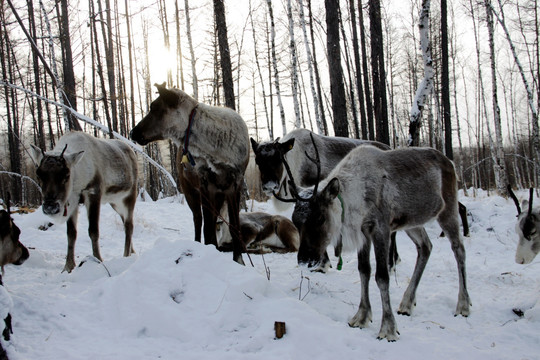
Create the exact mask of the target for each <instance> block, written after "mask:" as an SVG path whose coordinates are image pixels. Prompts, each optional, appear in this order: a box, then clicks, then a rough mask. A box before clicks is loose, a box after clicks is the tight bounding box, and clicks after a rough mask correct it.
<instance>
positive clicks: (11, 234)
mask: <svg viewBox="0 0 540 360" xmlns="http://www.w3.org/2000/svg"><path fill="white" fill-rule="evenodd" d="M9 203H10V199H9V193H8V195H7V200H6V202H5V205H6V210H0V267H1V269H2V271H1V273H0V319H2V320H4V327H3V329H2V336H3V338H4V340H5V341H9V339H10V335H11V334H13V330H12V328H11V314H10V310H11V307H12V306H13V302H12V301H11V297H10V296H9V294H8V293H7V291H6V290H5V289H4V283H3V282H2V275H3V274H4V266H5V265H7V264H13V265H22V264H23V263H24V262H25V261H26V259H28V257H29V256H30V253H29V252H28V249H27V248H26V247H25V246H24V245H23V244H21V242H20V241H19V236H20V234H21V230H20V229H19V228H18V227H17V225H15V223H14V222H13V219H12V218H11V210H10V204H9ZM3 358H4V359H7V355H6V352H5V350H4V349H3V348H2V344H1V342H0V359H3Z"/></svg>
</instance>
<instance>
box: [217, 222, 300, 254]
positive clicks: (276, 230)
mask: <svg viewBox="0 0 540 360" xmlns="http://www.w3.org/2000/svg"><path fill="white" fill-rule="evenodd" d="M224 218H225V216H224ZM217 224H218V226H217V239H218V244H219V247H220V249H222V250H227V249H228V246H229V244H230V242H231V235H230V232H229V227H228V225H227V224H226V223H225V222H224V221H223V220H221V219H220V220H218V223H217ZM240 231H241V232H242V242H243V244H244V247H245V248H246V251H247V252H249V253H255V254H265V253H269V252H277V253H287V252H295V251H298V247H299V246H300V235H299V234H298V230H297V229H296V226H294V224H293V222H292V221H291V220H289V219H287V218H286V217H284V216H281V215H271V214H268V213H265V212H241V213H240Z"/></svg>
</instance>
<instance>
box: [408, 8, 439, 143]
mask: <svg viewBox="0 0 540 360" xmlns="http://www.w3.org/2000/svg"><path fill="white" fill-rule="evenodd" d="M430 5H431V4H430V0H422V8H421V9H420V21H419V24H418V27H419V30H420V47H421V49H422V58H423V60H424V78H423V79H422V82H420V84H419V85H418V89H417V90H416V95H415V97H414V100H413V105H412V107H411V113H410V115H409V120H410V127H411V128H414V129H416V134H418V133H419V127H420V120H421V118H422V110H423V109H424V107H425V105H426V103H427V99H428V97H429V96H430V95H431V92H432V90H433V76H434V75H435V70H434V68H433V58H432V57H431V43H430V40H429V10H430ZM408 144H409V146H411V145H415V146H417V145H418V138H417V137H416V138H415V136H414V135H413V134H410V136H409V141H408Z"/></svg>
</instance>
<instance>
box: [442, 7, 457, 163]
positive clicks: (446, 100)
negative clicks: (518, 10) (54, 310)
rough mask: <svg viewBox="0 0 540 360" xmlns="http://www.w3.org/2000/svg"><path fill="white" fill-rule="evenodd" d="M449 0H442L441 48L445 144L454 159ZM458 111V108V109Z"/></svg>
mask: <svg viewBox="0 0 540 360" xmlns="http://www.w3.org/2000/svg"><path fill="white" fill-rule="evenodd" d="M446 1H447V0H441V50H442V73H441V83H442V86H441V92H442V93H441V96H442V106H443V120H444V145H445V154H446V156H447V157H448V158H449V159H450V160H453V159H454V153H453V150H452V117H451V113H450V75H449V65H448V9H447V3H446ZM456 111H457V109H456Z"/></svg>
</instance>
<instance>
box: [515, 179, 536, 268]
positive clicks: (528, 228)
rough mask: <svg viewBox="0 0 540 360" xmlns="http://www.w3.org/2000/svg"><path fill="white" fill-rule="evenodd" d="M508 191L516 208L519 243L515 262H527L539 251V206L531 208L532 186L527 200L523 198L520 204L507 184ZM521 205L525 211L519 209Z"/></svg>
mask: <svg viewBox="0 0 540 360" xmlns="http://www.w3.org/2000/svg"><path fill="white" fill-rule="evenodd" d="M508 193H509V194H510V197H511V198H512V199H513V200H514V203H515V204H516V208H517V210H518V215H517V216H518V221H517V224H516V233H517V234H518V236H519V243H518V247H517V250H516V262H517V263H518V264H529V263H531V262H532V261H533V260H534V258H535V257H536V255H537V254H538V252H540V233H539V231H540V207H537V208H534V209H533V194H534V189H533V188H531V189H530V191H529V201H527V200H523V202H522V203H521V206H520V204H519V201H518V199H517V197H516V195H515V194H514V192H513V191H512V188H511V186H510V185H508ZM522 207H523V208H525V209H527V211H521V208H522Z"/></svg>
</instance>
